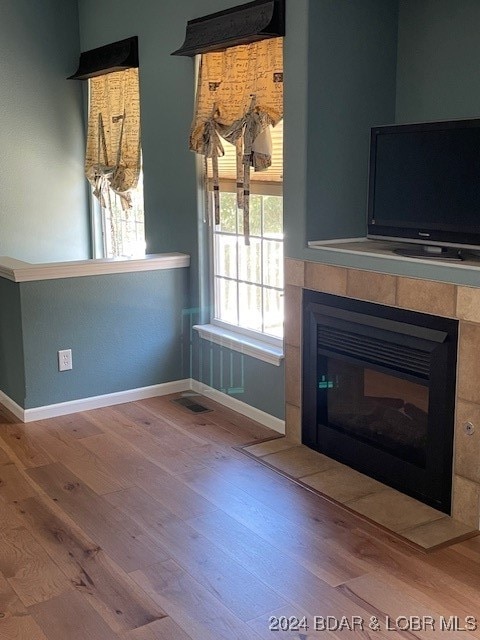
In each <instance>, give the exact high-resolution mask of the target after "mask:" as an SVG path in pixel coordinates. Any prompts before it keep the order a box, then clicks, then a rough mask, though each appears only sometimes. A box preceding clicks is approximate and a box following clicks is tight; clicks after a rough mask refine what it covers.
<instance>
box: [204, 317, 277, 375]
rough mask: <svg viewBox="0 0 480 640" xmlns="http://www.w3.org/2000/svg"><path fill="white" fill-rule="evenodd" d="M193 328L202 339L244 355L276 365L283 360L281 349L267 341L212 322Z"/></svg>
mask: <svg viewBox="0 0 480 640" xmlns="http://www.w3.org/2000/svg"><path fill="white" fill-rule="evenodd" d="M193 328H194V329H195V330H196V331H198V333H199V335H200V337H201V338H203V339H204V340H209V341H210V342H214V343H215V344H219V345H221V346H222V347H227V348H228V349H232V350H233V351H238V352H240V353H243V354H244V355H246V356H251V357H252V358H257V359H258V360H263V362H268V363H269V364H274V365H275V366H277V367H278V366H280V364H281V362H282V360H283V357H284V354H283V349H282V348H281V347H275V346H274V345H273V344H269V343H268V342H263V341H262V340H257V339H255V338H250V337H249V336H244V335H242V334H241V333H236V332H235V331H230V330H228V329H224V328H223V327H217V326H216V325H213V324H197V325H195V326H194V327H193Z"/></svg>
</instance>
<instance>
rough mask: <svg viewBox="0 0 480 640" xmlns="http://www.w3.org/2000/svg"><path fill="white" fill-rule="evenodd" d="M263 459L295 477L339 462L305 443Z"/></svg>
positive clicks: (327, 467)
mask: <svg viewBox="0 0 480 640" xmlns="http://www.w3.org/2000/svg"><path fill="white" fill-rule="evenodd" d="M262 460H265V462H268V463H269V464H271V465H272V466H273V467H275V469H278V470H279V471H283V472H284V473H288V475H290V476H292V477H293V478H300V477H301V476H306V475H309V474H312V473H316V472H318V471H322V470H324V469H329V468H330V467H333V466H335V465H336V464H337V463H336V462H335V460H332V459H331V458H327V456H324V455H323V454H321V453H317V452H316V451H313V449H309V448H308V447H305V446H303V445H300V446H297V447H293V448H292V449H287V450H286V451H279V452H278V453H272V454H271V455H268V456H264V457H263V458H262Z"/></svg>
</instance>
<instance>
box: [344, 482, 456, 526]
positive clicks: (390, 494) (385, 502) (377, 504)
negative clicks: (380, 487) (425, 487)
mask: <svg viewBox="0 0 480 640" xmlns="http://www.w3.org/2000/svg"><path fill="white" fill-rule="evenodd" d="M346 504H347V506H348V507H350V508H351V509H354V510H355V511H356V512H357V513H361V514H362V515H364V516H366V517H367V518H370V520H373V521H374V522H377V523H378V524H380V525H382V526H384V527H386V528H387V529H391V530H392V531H396V532H397V533H398V532H400V531H403V530H405V529H410V528H412V527H415V526H419V525H421V524H424V523H426V522H431V521H433V520H438V519H439V518H443V517H444V516H445V514H444V513H441V512H440V511H437V510H436V509H432V508H431V507H429V506H427V505H426V504H423V503H422V502H418V501H417V500H414V499H413V498H410V496H406V495H404V494H403V493H399V492H398V491H395V490H394V489H385V490H384V491H380V492H378V493H373V494H370V495H368V496H363V497H362V498H358V499H357V500H352V501H350V502H347V503H346Z"/></svg>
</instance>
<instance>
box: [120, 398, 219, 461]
mask: <svg viewBox="0 0 480 640" xmlns="http://www.w3.org/2000/svg"><path fill="white" fill-rule="evenodd" d="M121 413H122V415H124V416H127V417H128V419H129V420H131V421H132V422H133V423H134V424H136V425H138V426H139V427H141V428H143V429H145V431H147V432H148V433H150V435H152V436H154V437H155V438H156V439H157V441H160V442H164V443H165V444H168V446H169V447H174V448H176V449H179V450H180V451H188V450H189V449H190V448H191V447H195V446H198V445H202V444H207V442H208V441H207V440H205V438H202V437H200V436H198V435H197V434H196V433H195V432H193V431H192V430H187V429H183V428H182V427H181V426H180V425H178V424H174V423H172V422H168V421H166V420H164V419H163V418H162V417H161V416H159V415H157V414H155V413H153V412H152V411H150V410H149V409H147V408H146V407H144V406H142V405H141V404H140V403H138V402H130V403H128V404H126V405H122V407H121Z"/></svg>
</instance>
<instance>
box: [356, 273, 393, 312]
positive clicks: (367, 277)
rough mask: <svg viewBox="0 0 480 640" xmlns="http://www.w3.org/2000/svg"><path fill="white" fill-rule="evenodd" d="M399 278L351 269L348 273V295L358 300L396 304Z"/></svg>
mask: <svg viewBox="0 0 480 640" xmlns="http://www.w3.org/2000/svg"><path fill="white" fill-rule="evenodd" d="M396 293H397V278H396V276H389V275H387V274H384V273H374V272H373V271H359V270H358V269H349V270H348V275H347V295H348V297H350V298H357V299H358V300H368V301H370V302H379V303H381V304H387V305H389V306H392V307H393V306H395V300H396Z"/></svg>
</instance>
